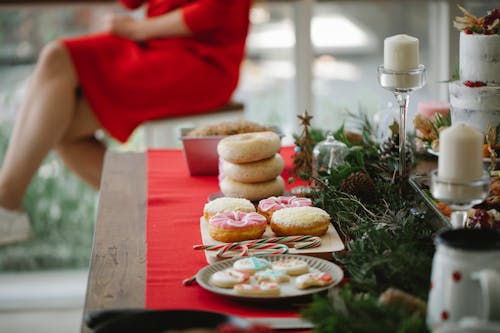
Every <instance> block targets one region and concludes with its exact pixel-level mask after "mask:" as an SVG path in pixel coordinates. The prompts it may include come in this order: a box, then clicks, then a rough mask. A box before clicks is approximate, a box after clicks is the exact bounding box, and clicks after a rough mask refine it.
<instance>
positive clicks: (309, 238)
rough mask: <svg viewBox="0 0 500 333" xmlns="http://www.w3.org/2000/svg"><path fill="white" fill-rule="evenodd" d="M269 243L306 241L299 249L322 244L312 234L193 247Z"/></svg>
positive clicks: (208, 249) (197, 248)
mask: <svg viewBox="0 0 500 333" xmlns="http://www.w3.org/2000/svg"><path fill="white" fill-rule="evenodd" d="M268 243H279V244H283V243H284V244H287V243H305V244H302V245H295V246H294V247H295V248H296V249H297V250H301V249H310V248H313V247H318V246H320V245H321V238H320V237H318V236H311V235H299V236H281V237H269V238H260V239H253V240H248V241H242V242H235V243H225V244H198V245H193V249H194V250H207V251H219V250H221V249H223V248H224V247H226V246H228V245H235V244H240V245H249V244H268Z"/></svg>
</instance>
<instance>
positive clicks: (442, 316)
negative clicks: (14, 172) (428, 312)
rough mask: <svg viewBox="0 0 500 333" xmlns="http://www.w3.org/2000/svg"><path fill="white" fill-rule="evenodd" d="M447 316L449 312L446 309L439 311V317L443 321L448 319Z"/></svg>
mask: <svg viewBox="0 0 500 333" xmlns="http://www.w3.org/2000/svg"><path fill="white" fill-rule="evenodd" d="M448 318H450V314H449V313H448V311H443V312H441V319H442V320H443V321H445V320H448Z"/></svg>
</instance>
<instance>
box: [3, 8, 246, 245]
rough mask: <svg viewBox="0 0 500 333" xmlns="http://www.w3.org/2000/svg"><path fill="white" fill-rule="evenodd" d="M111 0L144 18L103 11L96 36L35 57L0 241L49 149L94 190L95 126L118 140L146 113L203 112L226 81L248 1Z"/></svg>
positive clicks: (223, 98)
mask: <svg viewBox="0 0 500 333" xmlns="http://www.w3.org/2000/svg"><path fill="white" fill-rule="evenodd" d="M120 2H121V4H122V5H124V6H125V7H127V8H129V9H136V8H138V7H140V6H142V5H146V15H145V16H146V17H145V18H144V19H140V20H136V19H134V18H132V17H130V16H116V15H113V16H110V17H108V20H107V24H106V29H105V32H104V33H101V34H95V35H88V36H83V37H77V38H69V39H62V40H59V41H54V42H51V43H50V44H49V45H47V46H46V47H45V48H44V50H43V51H42V53H41V55H40V58H39V60H38V63H37V66H36V68H35V71H34V73H33V77H32V79H31V82H30V85H29V89H28V93H27V95H26V98H25V100H24V102H23V104H22V106H21V108H20V110H19V113H18V118H17V121H16V125H15V127H14V130H13V133H12V136H11V138H10V143H9V147H8V149H7V153H6V156H5V159H4V162H3V165H2V168H1V170H0V243H2V238H4V239H3V242H4V243H5V242H6V241H7V242H8V241H10V240H12V238H16V237H15V234H16V233H17V234H20V233H22V232H21V231H20V232H16V231H12V230H15V229H16V228H17V229H19V228H21V229H22V228H23V227H22V225H26V223H27V217H26V215H25V214H24V213H21V212H20V211H21V209H22V207H21V206H22V198H23V196H24V193H25V191H26V189H27V187H28V185H29V183H30V181H31V179H32V177H33V175H34V173H35V172H36V170H37V169H38V167H39V166H40V164H41V162H42V160H43V159H44V157H45V156H46V155H47V153H48V152H49V151H50V150H51V149H55V150H56V151H57V153H58V155H59V156H60V157H61V158H62V160H63V161H64V162H65V163H66V164H67V165H68V166H69V167H70V168H71V169H72V170H74V171H75V172H76V173H77V174H78V175H79V176H81V177H82V178H83V179H84V180H85V181H86V182H87V183H89V184H91V185H92V186H94V187H95V188H98V187H99V184H100V177H101V171H102V163H103V158H104V152H105V146H104V145H103V143H102V142H101V141H99V140H98V139H96V138H95V132H96V130H98V129H103V130H105V131H106V132H107V133H108V134H109V135H111V136H112V137H114V138H116V139H118V140H119V141H122V142H124V141H126V140H127V139H128V137H129V136H130V134H131V133H132V132H133V130H134V129H135V128H136V127H137V126H138V125H140V124H141V123H143V122H145V121H147V120H152V119H157V118H165V117H169V116H178V115H186V114H196V113H203V112H206V111H207V110H210V109H212V108H214V107H217V106H220V105H222V104H224V103H226V102H228V101H229V99H230V98H231V95H232V93H233V92H234V90H235V88H236V85H237V82H238V77H239V70H240V64H241V61H242V59H243V56H244V48H245V39H246V36H247V33H248V26H249V19H248V16H249V10H250V5H251V3H250V2H251V0H150V1H147V0H120ZM28 226H29V225H28ZM7 230H11V231H10V236H8V234H9V232H7ZM2 235H3V236H2ZM9 237H10V238H9Z"/></svg>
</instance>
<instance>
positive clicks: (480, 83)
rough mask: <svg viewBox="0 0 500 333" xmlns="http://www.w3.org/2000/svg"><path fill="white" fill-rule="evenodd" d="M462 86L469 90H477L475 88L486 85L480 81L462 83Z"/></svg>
mask: <svg viewBox="0 0 500 333" xmlns="http://www.w3.org/2000/svg"><path fill="white" fill-rule="evenodd" d="M464 85H465V86H467V87H469V88H477V87H484V86H485V85H486V83H484V82H482V81H469V80H467V81H464Z"/></svg>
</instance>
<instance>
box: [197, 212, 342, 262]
mask: <svg viewBox="0 0 500 333" xmlns="http://www.w3.org/2000/svg"><path fill="white" fill-rule="evenodd" d="M200 230H201V239H202V241H203V244H205V245H208V244H209V245H212V244H215V245H218V244H224V243H223V242H219V241H216V240H215V239H213V238H212V237H210V234H209V233H208V228H207V222H206V220H205V218H204V217H203V216H202V217H201V218H200ZM275 236H276V235H275V234H274V233H273V231H272V230H271V227H270V226H269V225H268V226H267V229H266V232H264V235H263V236H262V238H268V237H275ZM344 248H345V247H344V243H343V242H342V240H341V239H340V237H339V234H338V233H337V230H335V228H334V227H333V225H331V224H330V226H329V227H328V230H327V232H326V234H324V235H323V236H321V244H320V246H318V247H313V248H310V249H295V248H293V247H292V248H290V249H289V250H288V254H302V255H306V256H313V257H317V258H321V259H326V260H331V259H332V253H333V252H337V251H342V250H343V249H344ZM216 254H217V251H205V256H206V258H207V262H208V263H209V264H213V263H214V262H216V261H218V260H222V259H226V258H222V259H219V258H217V256H216Z"/></svg>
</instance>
